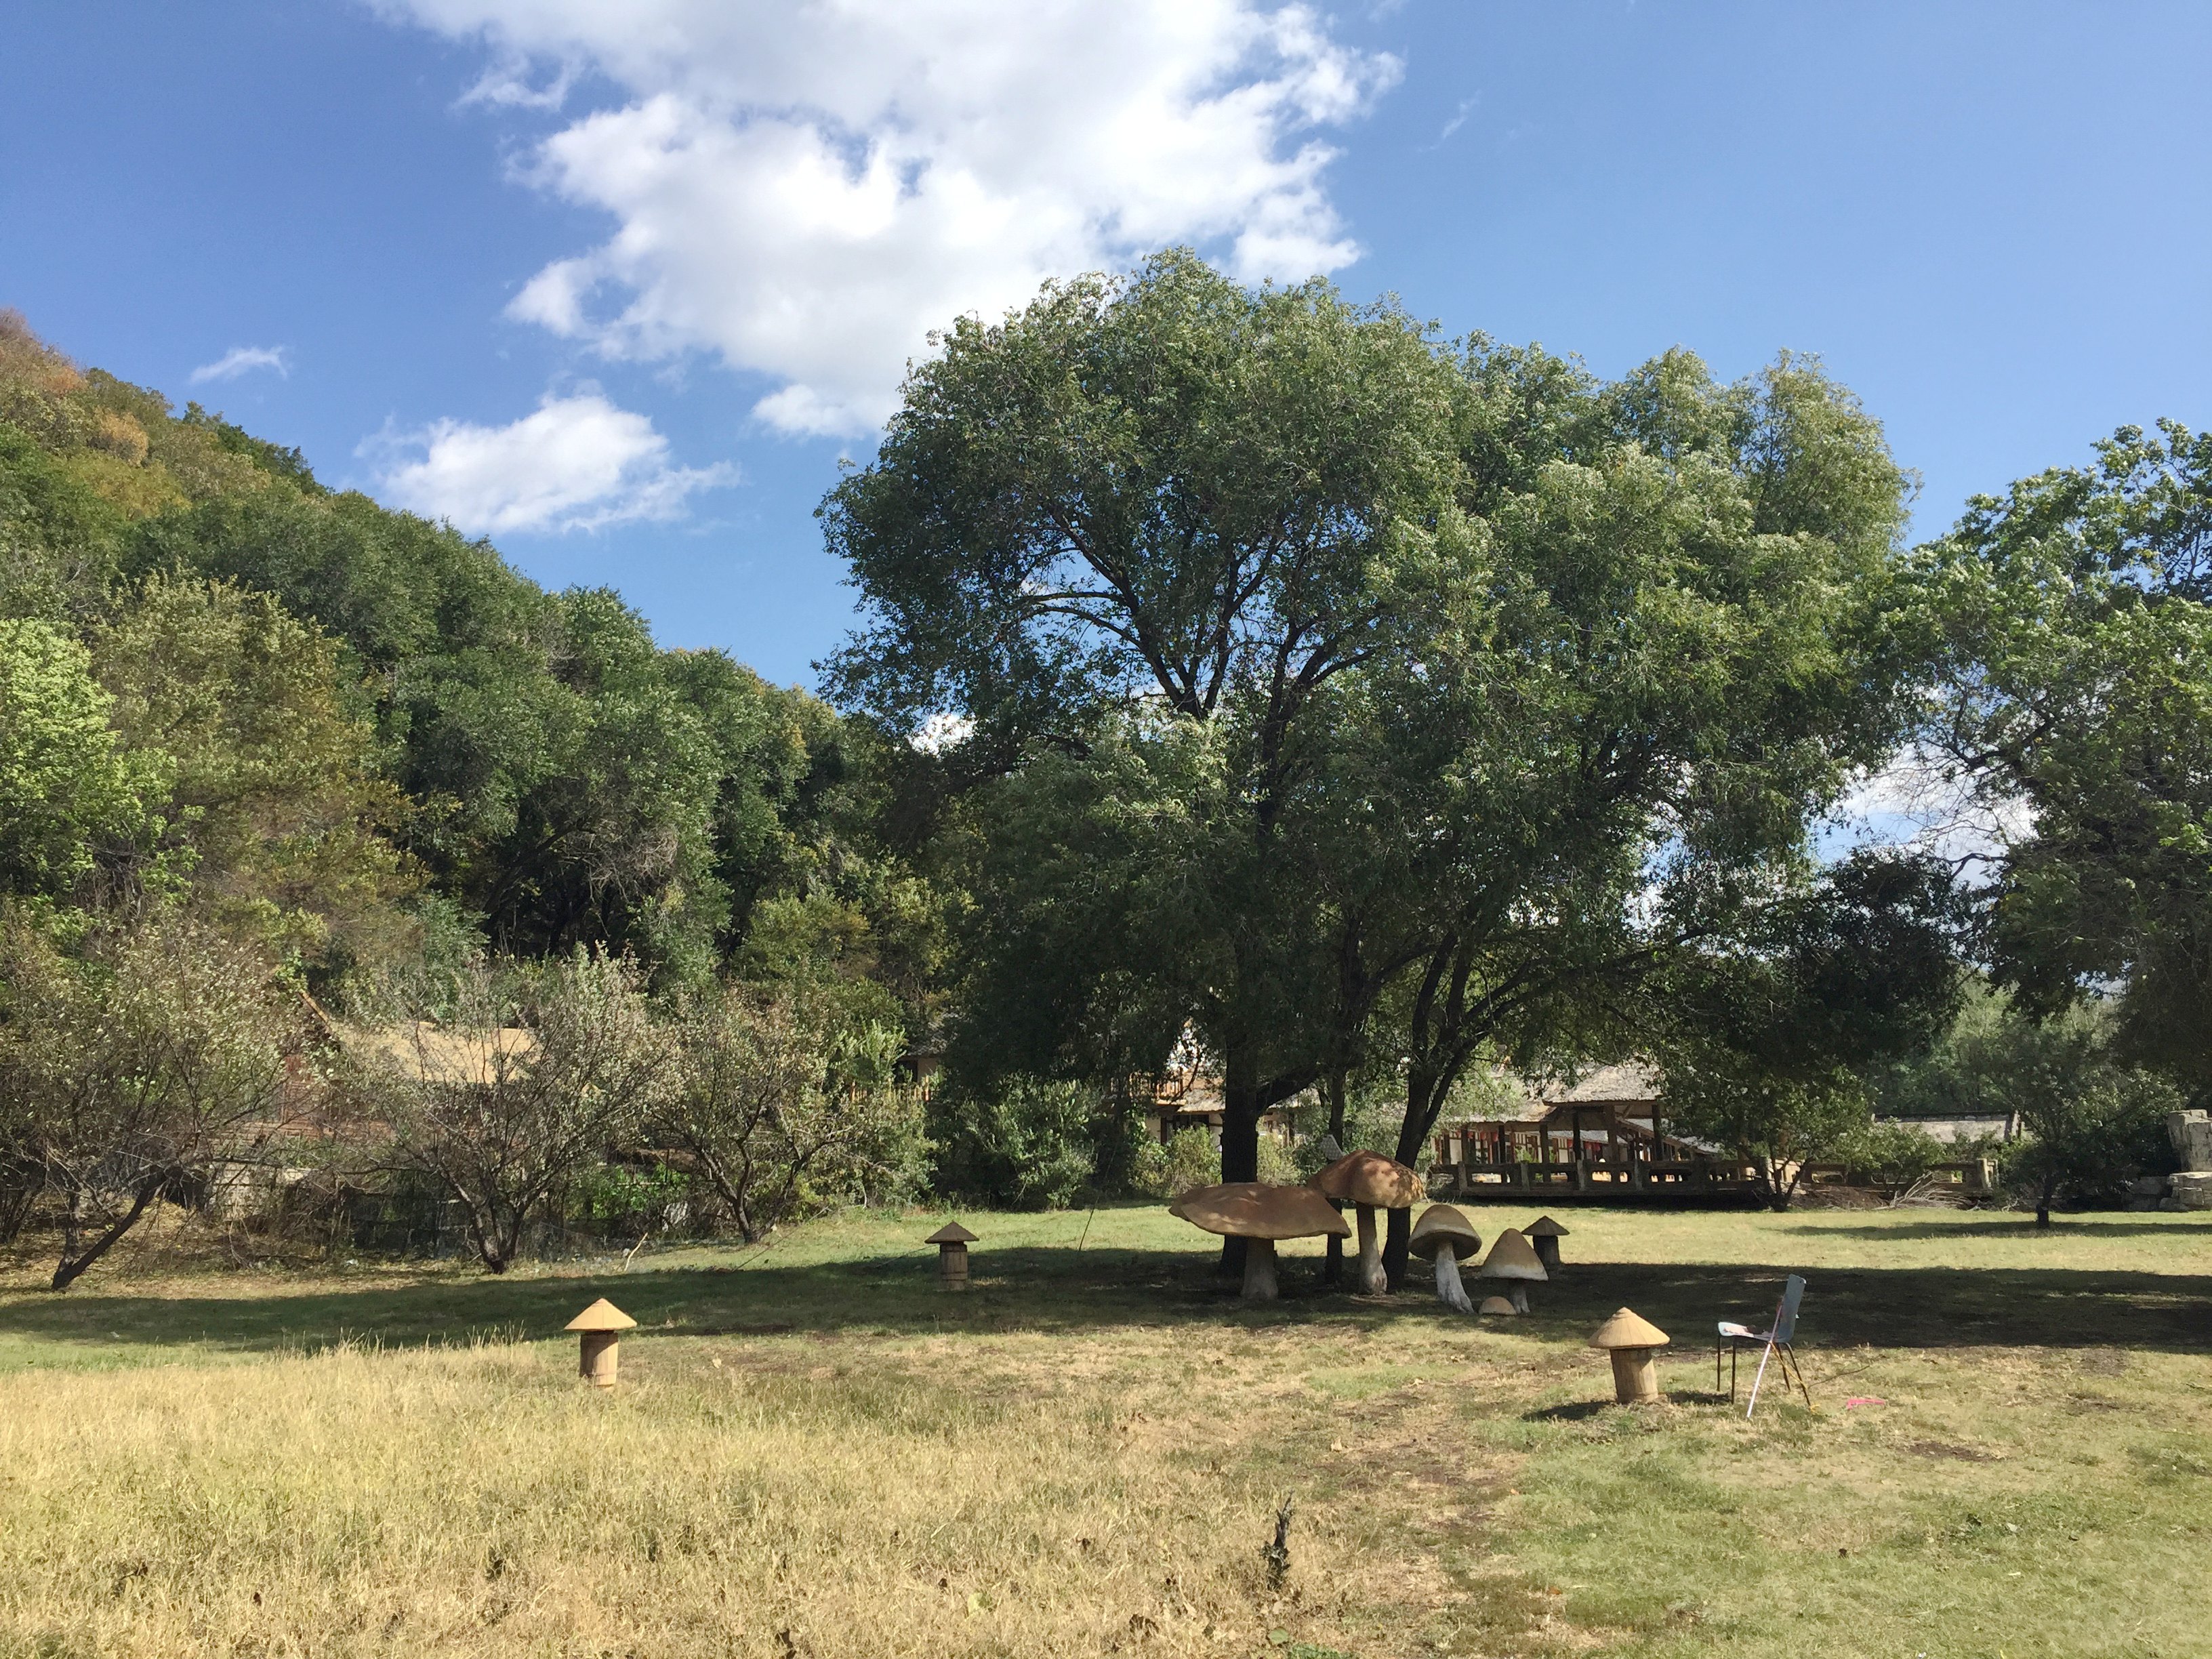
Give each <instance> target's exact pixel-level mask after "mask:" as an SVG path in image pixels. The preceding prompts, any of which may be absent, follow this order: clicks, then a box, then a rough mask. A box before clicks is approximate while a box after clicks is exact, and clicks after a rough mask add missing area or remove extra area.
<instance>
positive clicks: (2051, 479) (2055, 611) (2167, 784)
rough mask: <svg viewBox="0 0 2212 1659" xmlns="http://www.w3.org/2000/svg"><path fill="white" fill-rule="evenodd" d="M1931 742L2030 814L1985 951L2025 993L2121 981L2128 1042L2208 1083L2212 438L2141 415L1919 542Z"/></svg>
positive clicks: (2046, 996) (1995, 878) (2011, 838)
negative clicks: (2150, 427)
mask: <svg viewBox="0 0 2212 1659" xmlns="http://www.w3.org/2000/svg"><path fill="white" fill-rule="evenodd" d="M1914 579H1915V588H1914V592H1915V598H1916V600H1917V608H1916V610H1915V611H1914V613H1913V614H1914V616H1915V617H1916V618H1917V621H1918V622H1919V623H1921V624H1922V625H1923V626H1924V627H1925V628H1927V629H1928V630H1929V635H1930V638H1931V640H1932V641H1933V645H1932V647H1931V648H1932V649H1933V650H1934V652H1935V653H1936V655H1937V656H1938V658H1939V659H1940V661H1941V663H1942V667H1943V669H1944V673H1943V674H1942V678H1941V680H1940V682H1939V684H1938V687H1937V690H1936V698H1935V701H1934V702H1933V705H1932V707H1931V709H1930V712H1929V719H1928V721H1927V723H1926V726H1925V729H1924V732H1923V742H1924V743H1925V744H1926V745H1927V747H1928V749H1929V752H1930V753H1931V754H1932V755H1933V756H1934V757H1936V758H1937V759H1938V760H1939V761H1940V762H1942V763H1946V764H1947V765H1948V767H1949V768H1950V769H1952V771H1953V773H1954V775H1955V776H1958V777H1960V778H1961V779H1963V780H1965V781H1966V782H1967V783H1968V784H1969V786H1970V787H1971V788H1972V791H1973V793H1975V795H1976V796H1977V797H1978V800H1979V802H1980V804H1981V805H1982V806H1983V807H1984V810H1985V811H1987V812H1988V813H1989V814H1990V816H1992V817H1995V818H1996V819H1997V820H1998V821H2000V822H2002V823H2009V824H2010V825H2011V826H2012V828H2011V830H2010V833H2009V834H2008V836H2006V838H2005V842H2004V845H2003V846H2002V849H2001V851H2000V852H1999V854H1997V856H1996V860H1995V862H1994V866H1993V869H1992V872H1991V875H1990V880H1989V882H1988V884H1987V886H1986V889H1985V890H1984V898H1985V900H1986V908H1985V912H1984V919H1985V923H1986V926H1985V929H1984V950H1985V951H1986V953H1987V956H1988V959H1989V962H1990V966H1991V969H1992V971H1993V973H1994V975H1995V977H1996V982H1997V983H1998V984H2000V985H2002V986H2004V987H2008V988H2009V989H2010V990H2011V991H2013V992H2014V993H2015V995H2016V996H2017V997H2018V999H2019V1000H2020V1004H2021V1007H2022V1008H2023V1009H2024V1010H2026V1011H2027V1012H2033V1013H2041V1014H2050V1013H2053V1012H2057V1011H2058V1010H2060V1009H2062V1008H2063V1007H2065V1006H2068V1005H2069V1004H2071V1003H2073V1002H2075V1001H2076V1000H2079V999H2080V998H2081V996H2083V995H2084V994H2086V993H2090V992H2093V991H2095V990H2097V989H2098V988H2100V987H2112V986H2116V985H2118V986H2124V987H2125V989H2126V993H2127V994H2126V996H2125V998H2124V1001H2122V1002H2121V1003H2120V1005H2119V1016H2120V1017H2119V1021H2118V1025H2117V1027H2116V1029H2115V1030H2114V1033H2113V1038H2114V1042H2116V1044H2117V1045H2118V1048H2119V1049H2120V1051H2121V1052H2122V1054H2124V1055H2125V1056H2129V1057H2132V1058H2134V1059H2136V1060H2141V1061H2142V1062H2145V1063H2148V1064H2151V1065H2154V1066H2157V1067H2159V1068H2160V1069H2162V1070H2164V1071H2166V1073H2168V1074H2169V1075H2171V1076H2172V1077H2173V1078H2174V1079H2177V1080H2178V1081H2179V1082H2180V1083H2181V1084H2182V1085H2184V1086H2185V1087H2186V1088H2188V1089H2191V1090H2194V1091H2197V1092H2200V1093H2201V1092H2203V1091H2204V1090H2206V1089H2208V1088H2212V1057H2209V1056H2212V1050H2208V1048H2207V1047H2206V1045H2205V1044H2204V1042H2203V1037H2202V1033H2203V1030H2204V1028H2205V1026H2206V1024H2207V1022H2208V1021H2212V435H2197V434H2192V433H2191V432H2190V431H2189V430H2187V429H2186V428H2183V427H2181V426H2179V425H2177V424H2174V423H2172V422H2166V423H2164V424H2162V425H2161V426H2160V428H2158V429H2157V431H2156V432H2155V433H2146V432H2143V431H2142V430H2140V429H2138V428H2132V427H2130V428H2123V429H2122V430H2120V431H2119V432H2118V433H2117V434H2115V435H2114V436H2113V437H2112V439H2110V440H2109V441H2106V442H2105V443H2103V444H2100V446H2099V447H2098V454H2097V460H2096V462H2095V464H2094V465H2091V466H2087V467H2066V468H2055V469H2053V470H2051V471H2047V472H2043V473H2039V474H2038V475H2037V476H2035V477H2032V478H2026V479H2023V480H2021V482H2020V483H2016V484H2015V485H2014V486H2013V487H2012V489H2011V490H2010V491H2009V492H2008V494H2007V495H2005V496H2004V497H2003V498H2002V499H2001V500H2000V499H1997V498H1994V497H1987V496H1984V497H1978V498H1976V500H1975V501H1973V502H1972V504H1971V506H1970V507H1969V508H1968V510H1967V513H1966V516H1965V517H1964V518H1963V519H1961V520H1960V522H1959V525H1958V526H1957V527H1956V528H1955V529H1954V531H1953V532H1951V534H1950V535H1948V537H1945V538H1942V540H1940V541H1938V542H1936V543H1934V544H1931V545H1930V546H1929V547H1928V548H1926V549H1923V550H1922V551H1921V554H1920V556H1919V557H1918V559H1917V565H1916V568H1915V571H1914Z"/></svg>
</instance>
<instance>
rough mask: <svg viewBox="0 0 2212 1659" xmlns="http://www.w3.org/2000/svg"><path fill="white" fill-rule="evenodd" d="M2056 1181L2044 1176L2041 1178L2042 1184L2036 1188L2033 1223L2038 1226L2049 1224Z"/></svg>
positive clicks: (2055, 1191) (2055, 1192) (2055, 1194)
mask: <svg viewBox="0 0 2212 1659" xmlns="http://www.w3.org/2000/svg"><path fill="white" fill-rule="evenodd" d="M2057 1186H2058V1182H2057V1180H2056V1179H2055V1178H2054V1177H2052V1176H2044V1178H2043V1184H2042V1185H2041V1186H2040V1187H2039V1188H2036V1196H2035V1225H2037V1226H2039V1227H2048V1226H2049V1225H2051V1200H2052V1199H2053V1198H2054V1197H2056V1196H2057V1190H2056V1189H2057Z"/></svg>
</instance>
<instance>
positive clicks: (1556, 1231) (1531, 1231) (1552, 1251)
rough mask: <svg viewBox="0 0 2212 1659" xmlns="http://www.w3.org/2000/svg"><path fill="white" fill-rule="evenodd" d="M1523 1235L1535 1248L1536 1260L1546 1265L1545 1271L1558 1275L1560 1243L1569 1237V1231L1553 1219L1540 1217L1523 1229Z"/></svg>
mask: <svg viewBox="0 0 2212 1659" xmlns="http://www.w3.org/2000/svg"><path fill="white" fill-rule="evenodd" d="M1521 1234H1522V1237H1524V1238H1526V1239H1527V1240H1528V1243H1530V1244H1532V1245H1534V1247H1535V1249H1536V1260H1537V1261H1541V1262H1542V1263H1543V1264H1544V1271H1545V1272H1546V1273H1558V1272H1559V1241H1560V1240H1561V1239H1563V1238H1565V1237H1566V1236H1567V1230H1566V1229H1565V1227H1562V1226H1561V1225H1559V1223H1558V1222H1556V1221H1554V1220H1553V1219H1552V1218H1551V1217H1549V1216H1547V1215H1540V1216H1538V1217H1537V1218H1535V1219H1534V1221H1532V1222H1530V1223H1529V1224H1528V1225H1527V1226H1525V1227H1523V1228H1522V1230H1521Z"/></svg>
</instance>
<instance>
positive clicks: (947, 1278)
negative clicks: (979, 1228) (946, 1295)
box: [921, 1221, 975, 1291]
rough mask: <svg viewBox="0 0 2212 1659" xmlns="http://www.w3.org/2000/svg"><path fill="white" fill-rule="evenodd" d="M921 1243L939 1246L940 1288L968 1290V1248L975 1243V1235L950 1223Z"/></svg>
mask: <svg viewBox="0 0 2212 1659" xmlns="http://www.w3.org/2000/svg"><path fill="white" fill-rule="evenodd" d="M921 1242H922V1243H925V1244H934V1245H936V1246H937V1285H938V1288H939V1290H945V1291H964V1290H966V1289H967V1288H968V1247H969V1245H970V1244H973V1243H975V1234H973V1233H971V1232H969V1231H968V1230H967V1229H966V1228H965V1227H963V1226H962V1225H960V1224H959V1223H958V1222H957V1221H948V1222H946V1223H945V1225H943V1226H942V1227H939V1229H938V1230H937V1231H935V1232H933V1233H932V1234H930V1236H929V1237H927V1238H925V1239H923V1240H922V1241H921Z"/></svg>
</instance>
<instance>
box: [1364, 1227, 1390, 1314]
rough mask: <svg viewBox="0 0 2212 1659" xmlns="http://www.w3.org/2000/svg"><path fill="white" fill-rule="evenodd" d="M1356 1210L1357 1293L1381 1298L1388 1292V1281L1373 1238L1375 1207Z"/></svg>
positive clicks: (1379, 1248)
mask: <svg viewBox="0 0 2212 1659" xmlns="http://www.w3.org/2000/svg"><path fill="white" fill-rule="evenodd" d="M1358 1208H1359V1293H1360V1294H1361V1295H1362V1296H1382V1295H1383V1294H1385V1293H1386V1292H1387V1291H1389V1288H1390V1281H1389V1278H1388V1277H1387V1276H1386V1275H1385V1274H1384V1273H1383V1247H1382V1245H1381V1243H1380V1242H1379V1241H1378V1240H1377V1239H1376V1236H1375V1206H1373V1205H1372V1204H1362V1205H1360V1206H1358Z"/></svg>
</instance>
